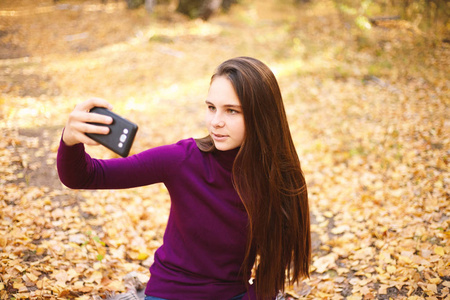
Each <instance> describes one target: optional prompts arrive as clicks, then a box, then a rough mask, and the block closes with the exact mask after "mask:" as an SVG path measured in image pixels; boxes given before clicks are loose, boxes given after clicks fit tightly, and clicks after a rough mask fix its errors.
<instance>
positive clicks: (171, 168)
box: [57, 139, 255, 300]
mask: <svg viewBox="0 0 450 300" xmlns="http://www.w3.org/2000/svg"><path fill="white" fill-rule="evenodd" d="M237 151H238V149H235V150H230V151H215V152H213V153H204V152H202V151H200V150H199V149H198V147H197V145H196V143H195V141H194V140H193V139H187V140H182V141H180V142H178V143H176V144H173V145H168V146H161V147H157V148H153V149H149V150H147V151H144V152H141V153H139V154H136V155H133V156H130V157H127V158H117V159H108V160H98V159H93V158H91V157H90V156H89V155H88V154H87V153H85V151H84V146H83V144H77V145H75V146H72V147H69V146H66V145H65V144H64V142H63V141H61V143H60V147H59V150H58V158H57V165H58V173H59V177H60V179H61V181H62V182H63V183H64V184H65V185H66V186H68V187H70V188H74V189H123V188H132V187H138V186H144V185H148V184H153V183H157V182H163V183H164V184H165V186H166V187H167V189H168V191H169V193H170V197H171V208H170V214H169V220H168V223H167V228H166V231H165V234H164V239H163V245H162V246H161V247H160V248H159V249H158V250H157V251H156V253H155V260H154V264H153V265H152V266H151V267H150V272H151V277H150V281H149V282H148V284H147V289H146V295H150V296H155V297H160V298H164V299H170V300H172V299H173V300H175V299H185V300H186V299H211V300H221V299H224V300H226V299H230V298H232V297H233V296H236V295H238V294H241V293H243V292H245V291H246V287H245V284H244V281H246V280H247V279H248V278H249V274H241V273H240V269H241V264H242V262H243V260H244V255H245V246H246V242H247V223H248V217H247V213H246V211H245V209H244V206H243V204H242V202H241V200H240V198H239V196H238V194H237V193H236V190H235V189H234V187H233V185H232V181H231V168H232V165H233V161H234V158H235V157H236V154H237ZM247 294H249V295H246V296H245V297H244V299H255V297H254V292H253V290H252V289H250V292H249V293H247Z"/></svg>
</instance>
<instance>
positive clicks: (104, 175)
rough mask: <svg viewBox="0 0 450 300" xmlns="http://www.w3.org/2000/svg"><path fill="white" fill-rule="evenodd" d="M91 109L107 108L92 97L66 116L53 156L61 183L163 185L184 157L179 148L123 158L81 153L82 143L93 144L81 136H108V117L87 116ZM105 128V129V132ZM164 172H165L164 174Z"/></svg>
mask: <svg viewBox="0 0 450 300" xmlns="http://www.w3.org/2000/svg"><path fill="white" fill-rule="evenodd" d="M94 106H101V107H105V108H110V107H111V105H110V104H109V103H108V102H107V101H105V100H102V99H98V98H94V99H90V100H88V101H86V102H83V103H80V104H79V105H77V106H76V107H75V109H74V110H73V111H72V112H71V113H70V115H69V119H68V121H67V123H66V127H65V129H64V132H63V136H62V139H61V142H60V147H59V149H58V156H57V168H58V175H59V178H60V180H61V182H62V183H63V184H64V185H66V186H67V187H69V188H73V189H122V188H131V187H137V186H142V185H148V184H152V183H157V182H163V180H164V178H165V177H166V173H167V172H169V171H170V170H174V169H177V167H176V166H175V165H176V164H178V163H180V161H182V160H183V157H184V150H183V148H182V147H178V146H176V145H169V146H162V147H156V148H153V149H149V150H146V151H143V152H141V153H139V154H137V155H132V156H128V157H126V158H115V159H106V160H101V159H95V158H92V157H90V155H89V154H87V153H86V152H85V149H84V144H87V145H97V143H96V142H95V141H93V140H91V139H90V138H88V137H87V136H86V135H85V133H86V132H88V133H100V134H101V133H104V134H107V133H108V130H109V129H108V128H107V127H106V126H96V125H92V124H87V122H95V123H103V124H108V123H110V122H111V121H112V120H111V118H110V117H107V116H104V115H99V114H93V113H89V110H90V109H91V108H93V107H94ZM105 128H106V130H105ZM166 171H167V172H166Z"/></svg>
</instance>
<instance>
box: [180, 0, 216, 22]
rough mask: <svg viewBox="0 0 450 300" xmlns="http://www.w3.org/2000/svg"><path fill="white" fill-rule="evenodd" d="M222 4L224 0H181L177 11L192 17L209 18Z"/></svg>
mask: <svg viewBox="0 0 450 300" xmlns="http://www.w3.org/2000/svg"><path fill="white" fill-rule="evenodd" d="M221 5H222V0H180V2H179V3H178V7H177V12H179V13H182V14H184V15H187V16H189V17H190V18H192V19H195V18H201V19H203V20H208V19H209V18H210V17H211V16H212V14H213V13H215V12H216V11H217V10H218V9H219V8H220V6H221Z"/></svg>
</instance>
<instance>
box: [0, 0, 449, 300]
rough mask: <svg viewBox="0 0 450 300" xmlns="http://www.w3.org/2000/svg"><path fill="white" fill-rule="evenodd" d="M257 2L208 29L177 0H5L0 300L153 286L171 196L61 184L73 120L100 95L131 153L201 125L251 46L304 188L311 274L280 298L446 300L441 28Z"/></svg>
mask: <svg viewBox="0 0 450 300" xmlns="http://www.w3.org/2000/svg"><path fill="white" fill-rule="evenodd" d="M254 2H255V3H253V2H251V1H243V3H242V4H240V5H237V6H235V7H233V8H232V9H231V11H230V12H229V13H228V14H219V15H216V16H214V17H213V18H212V19H211V20H210V21H209V22H203V21H199V20H188V19H186V18H184V17H182V16H180V15H177V14H176V13H174V12H173V10H174V7H173V6H171V5H159V6H157V7H156V9H155V12H154V13H153V14H151V15H148V14H147V13H146V12H145V10H144V9H143V8H142V9H138V10H133V11H130V10H127V9H126V8H125V5H124V4H123V3H122V2H115V1H109V2H108V3H107V4H102V3H101V2H100V1H83V2H81V1H78V2H77V1H74V2H70V1H64V2H59V3H58V4H56V5H55V4H53V2H52V1H39V2H36V1H32V0H4V1H2V2H1V3H0V93H1V94H0V186H1V189H0V299H29V298H31V299H67V298H70V299H75V298H77V299H94V298H98V297H107V296H108V295H112V294H114V293H121V292H123V291H125V286H124V276H125V275H126V274H129V273H130V272H137V273H135V274H140V275H139V276H141V277H144V279H145V278H147V279H148V276H149V272H148V267H149V265H150V264H151V262H152V257H153V253H154V251H155V250H156V249H157V248H158V246H159V245H160V243H161V241H162V235H163V232H164V228H165V223H166V221H167V216H168V211H169V205H170V201H169V196H168V193H167V191H166V189H165V188H164V186H162V185H155V186H149V187H142V188H137V189H130V190H121V191H77V190H69V189H67V188H65V187H64V186H63V185H62V184H61V183H60V182H59V180H58V177H57V172H56V167H55V159H56V152H57V149H58V145H59V140H60V135H61V130H62V128H63V126H64V123H65V120H66V118H67V116H68V114H69V112H70V111H71V110H72V109H73V107H74V106H75V105H76V104H77V103H79V102H81V101H84V100H86V99H87V98H89V97H92V96H96V97H102V98H105V99H108V100H109V101H110V102H111V103H112V104H113V105H114V110H115V111H116V112H117V113H119V114H121V115H123V116H125V117H127V118H128V119H131V120H133V121H134V122H136V123H137V124H138V125H139V127H140V128H139V132H138V135H137V138H136V141H135V144H134V146H133V148H132V152H133V153H136V152H139V151H142V150H144V149H147V148H149V147H154V146H158V145H162V144H168V143H174V142H176V141H178V140H180V139H183V138H187V137H191V136H193V137H200V136H203V135H205V134H206V130H205V129H204V126H203V121H202V120H203V111H204V104H203V99H204V97H205V95H206V93H207V89H208V84H209V78H210V76H211V74H212V72H213V71H214V68H215V67H216V66H217V65H218V64H219V63H221V62H222V61H224V60H225V59H228V58H230V57H234V56H241V55H246V56H253V57H257V58H259V59H261V60H262V61H264V62H265V63H267V64H268V65H269V66H270V67H271V68H272V69H273V71H274V73H275V74H276V76H277V78H278V79H279V83H280V86H281V89H282V93H283V97H284V100H285V106H286V110H287V114H288V118H289V122H290V126H291V131H292V135H293V138H294V142H295V144H296V146H297V150H298V154H299V157H300V160H301V162H302V168H303V170H304V173H305V176H306V179H307V183H308V188H309V197H310V205H311V215H312V219H313V224H312V232H313V250H314V251H313V267H312V274H311V278H310V279H307V280H305V281H304V282H302V283H301V284H298V285H294V286H287V292H288V295H289V296H288V297H290V298H300V299H336V300H337V299H349V300H350V299H351V300H354V299H430V300H435V299H446V300H449V299H450V296H449V289H450V242H449V241H450V200H449V190H450V177H449V154H450V148H449V142H450V119H449V116H450V111H449V110H450V109H449V89H450V78H449V73H450V69H449V57H450V45H449V44H448V43H447V42H445V41H446V40H448V38H447V37H446V38H447V39H444V37H445V36H444V37H441V36H440V37H436V36H431V35H430V34H428V33H425V32H422V31H421V30H420V29H419V28H417V26H415V25H414V24H413V23H411V22H407V21H404V20H396V21H386V22H380V23H379V24H377V26H373V27H372V29H370V30H367V31H361V30H360V29H358V28H357V27H355V26H354V23H353V20H352V18H349V17H348V16H346V15H343V13H342V12H341V13H340V12H339V11H337V10H336V9H335V6H334V5H333V3H332V2H331V1H328V0H325V1H317V2H312V4H309V5H306V6H297V7H296V6H293V5H292V4H290V2H282V1H275V0H265V1H254ZM36 3H38V4H36ZM444 34H448V32H447V33H444ZM87 151H88V152H89V153H90V154H91V155H93V156H95V157H100V158H110V157H115V155H114V154H113V153H111V152H109V150H105V149H104V148H102V147H88V148H87Z"/></svg>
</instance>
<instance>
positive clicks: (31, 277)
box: [27, 273, 38, 282]
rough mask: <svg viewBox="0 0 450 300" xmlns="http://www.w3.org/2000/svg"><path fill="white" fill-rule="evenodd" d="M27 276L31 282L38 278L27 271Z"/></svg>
mask: <svg viewBox="0 0 450 300" xmlns="http://www.w3.org/2000/svg"><path fill="white" fill-rule="evenodd" d="M27 277H28V279H29V280H30V281H31V282H36V281H37V280H38V277H37V276H36V275H34V274H33V273H27Z"/></svg>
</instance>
